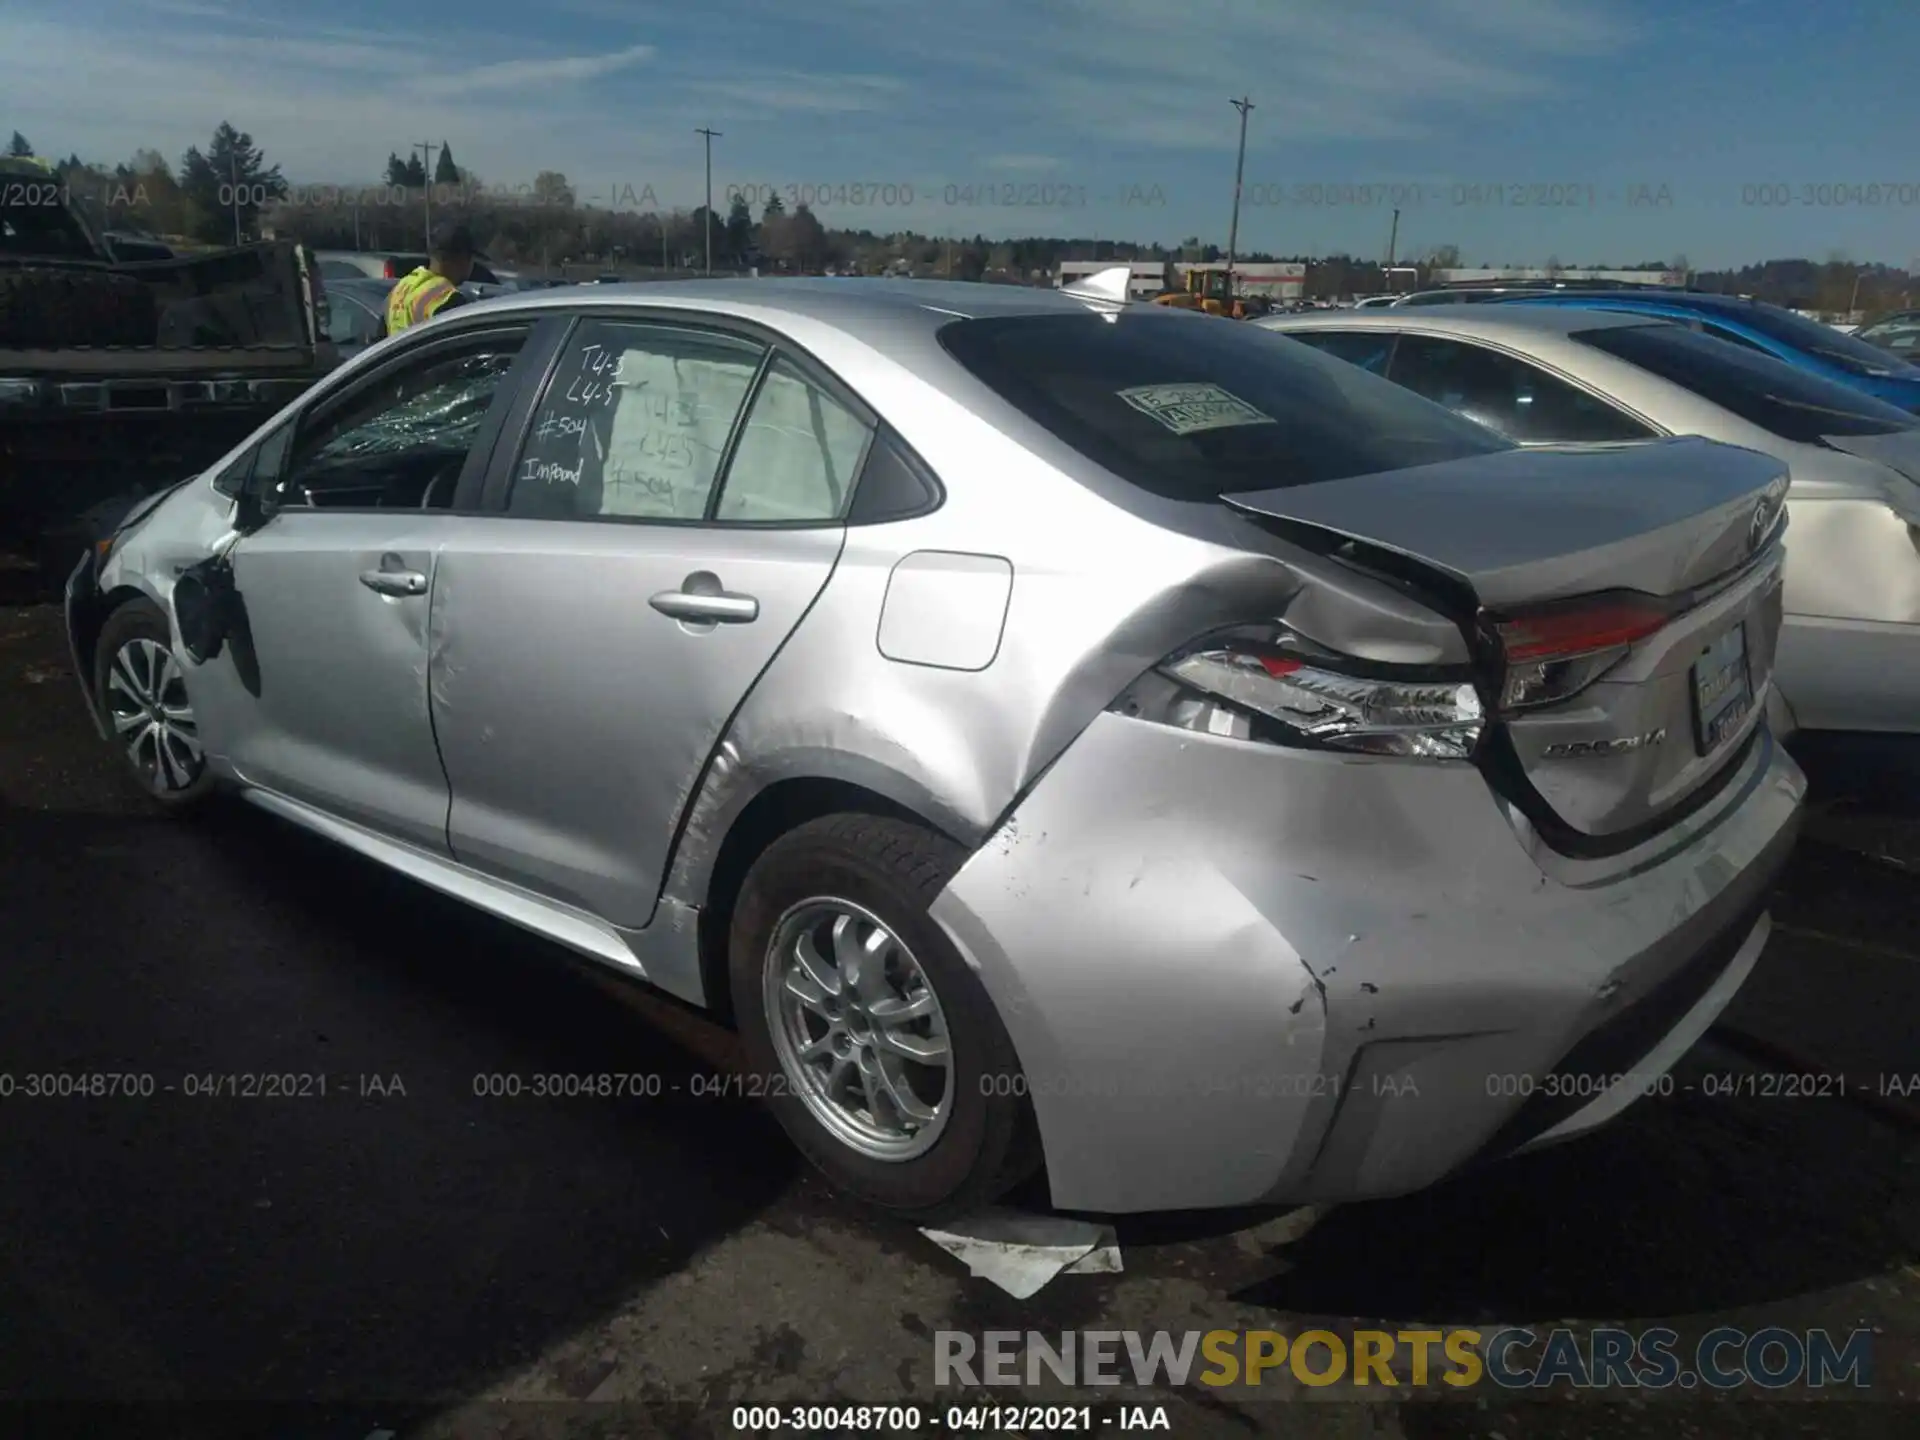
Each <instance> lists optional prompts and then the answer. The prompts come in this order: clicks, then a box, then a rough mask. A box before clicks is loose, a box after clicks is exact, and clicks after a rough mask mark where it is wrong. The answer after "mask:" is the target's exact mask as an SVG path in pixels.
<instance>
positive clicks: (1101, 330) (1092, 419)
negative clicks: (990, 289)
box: [940, 308, 1512, 500]
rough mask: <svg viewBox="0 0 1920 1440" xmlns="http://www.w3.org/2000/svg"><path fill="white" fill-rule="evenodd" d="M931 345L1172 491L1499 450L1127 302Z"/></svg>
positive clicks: (1134, 478) (1263, 347) (1364, 380)
mask: <svg viewBox="0 0 1920 1440" xmlns="http://www.w3.org/2000/svg"><path fill="white" fill-rule="evenodd" d="M940 340H941V343H942V344H943V345H944V346H945V347H946V349H947V351H948V353H949V354H951V355H952V356H953V357H954V358H955V359H956V360H958V361H959V362H960V363H961V364H962V365H964V366H966V367H967V369H968V370H970V371H972V372H973V373H974V374H975V375H976V376H978V377H979V378H980V379H982V380H984V381H985V382H986V383H987V384H988V385H989V386H991V387H992V388H993V389H994V390H995V391H996V392H998V393H999V394H1000V395H1001V396H1002V397H1003V398H1005V399H1006V400H1008V401H1011V402H1012V403H1013V404H1014V405H1015V406H1017V407H1018V408H1019V409H1020V410H1021V411H1022V412H1024V413H1025V414H1026V415H1027V416H1029V417H1030V418H1032V419H1034V420H1037V421H1038V422H1039V423H1040V424H1042V425H1044V426H1045V427H1046V428H1047V429H1048V430H1049V431H1051V432H1052V433H1053V434H1055V435H1057V436H1059V437H1060V438H1061V439H1062V440H1064V441H1065V442H1066V443H1067V444H1069V445H1071V446H1072V447H1073V448H1074V449H1076V450H1078V451H1080V452H1081V453H1082V454H1084V455H1087V456H1088V457H1090V458H1092V459H1094V460H1096V461H1098V462H1099V463H1100V464H1101V465H1103V466H1105V467H1106V468H1107V469H1109V470H1111V471H1113V472H1114V473H1115V474H1116V475H1119V476H1121V477H1122V478H1124V479H1126V480H1129V481H1131V482H1133V483H1134V484H1136V485H1138V486H1140V487H1141V488H1142V489H1145V490H1150V491H1152V492H1153V493H1155V494H1157V495H1163V496H1167V497H1169V498H1173V499H1180V500H1206V499H1212V498H1215V497H1217V496H1219V495H1223V494H1236V493H1241V492H1246V491H1254V490H1271V489H1275V488H1279V487H1284V486H1293V485H1311V484H1315V483H1317V482H1320V481H1325V480H1338V479H1343V478H1345V477H1347V476H1350V475H1366V474H1373V473H1376V472H1379V471H1383V470H1401V469H1406V468H1408V467H1410V466H1415V465H1432V464H1437V463H1439V462H1441V461H1444V460H1456V459H1460V458H1462V457H1464V456H1469V455H1487V454H1492V453H1495V452H1497V451H1501V450H1507V449H1511V448H1512V446H1511V445H1510V444H1509V443H1508V442H1507V441H1505V440H1503V439H1501V438H1500V437H1498V436H1496V435H1494V434H1493V433H1492V432H1491V431H1488V430H1486V429H1484V428H1482V427H1481V426H1479V425H1476V424H1474V423H1473V422H1472V421H1470V420H1464V419H1462V418H1460V417H1459V416H1457V415H1455V414H1453V413H1452V412H1451V411H1449V410H1445V409H1442V408H1441V407H1440V406H1438V405H1434V404H1431V403H1429V402H1428V401H1426V400H1422V399H1420V398H1419V397H1418V396H1416V395H1413V394H1412V393H1411V392H1409V391H1407V390H1404V389H1402V388H1401V387H1400V386H1398V385H1394V384H1392V383H1390V382H1388V381H1386V380H1382V379H1379V378H1378V377H1376V376H1373V375H1369V374H1368V373H1367V372H1366V371H1364V370H1360V369H1358V368H1356V367H1354V366H1352V365H1348V364H1346V363H1345V362H1344V361H1340V360H1335V359H1332V358H1331V357H1328V356H1325V355H1321V354H1319V353H1318V352H1317V351H1314V350H1312V349H1309V348H1308V347H1307V346H1305V345H1301V344H1298V343H1296V342H1294V341H1291V340H1287V339H1285V338H1284V337H1281V336H1278V335H1274V334H1272V333H1271V332H1269V331H1264V330H1260V329H1257V328H1254V327H1250V326H1245V325H1238V324H1235V323H1233V322H1230V321H1224V320H1216V319H1213V318H1211V317H1207V318H1202V317H1199V316H1194V315H1178V314H1169V313H1166V312H1164V311H1158V310H1153V309H1150V308H1140V309H1135V310H1131V311H1123V312H1121V313H1119V314H1117V315H1098V314H1092V313H1089V314H1086V315H1046V316H1019V317H1015V318H1011V319H994V320H963V321H959V322H956V323H955V324H952V325H949V326H947V327H946V328H945V329H943V330H942V331H941V332H940Z"/></svg>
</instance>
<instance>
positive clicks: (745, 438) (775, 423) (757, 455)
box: [714, 356, 871, 524]
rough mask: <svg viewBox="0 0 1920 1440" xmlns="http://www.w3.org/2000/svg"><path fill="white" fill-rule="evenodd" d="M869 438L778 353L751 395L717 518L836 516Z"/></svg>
mask: <svg viewBox="0 0 1920 1440" xmlns="http://www.w3.org/2000/svg"><path fill="white" fill-rule="evenodd" d="M870 434H871V431H870V430H869V428H868V426H867V423H866V422H865V421H864V420H862V419H861V418H860V417H859V416H857V415H855V414H854V413H853V412H852V411H851V410H849V409H847V407H846V406H844V405H842V404H841V403H840V402H839V401H838V400H836V399H834V398H833V396H831V395H829V394H828V393H827V392H826V391H825V390H823V389H821V388H820V387H819V386H818V385H815V384H814V383H813V382H812V381H810V380H808V379H807V377H806V376H805V375H803V374H801V373H800V371H799V369H798V368H797V367H795V366H794V364H793V362H792V361H790V360H788V359H786V358H785V357H784V356H782V357H781V358H779V359H777V360H775V361H774V362H773V364H772V365H770V366H769V367H768V368H767V373H766V378H765V379H763V380H762V381H761V383H760V388H759V390H757V391H756V392H755V393H754V397H753V407H752V408H751V409H750V410H748V411H747V424H746V429H745V430H743V431H742V432H741V435H740V446H739V448H738V449H737V450H735V451H734V455H733V459H732V461H731V462H730V463H729V464H728V466H727V478H726V483H725V485H724V486H723V487H722V489H721V491H720V505H719V508H718V509H717V510H715V512H714V518H715V519H718V520H734V521H761V522H780V521H784V522H786V523H789V524H793V523H797V522H802V521H809V520H811V521H828V520H834V519H837V518H839V516H840V514H841V512H842V510H843V508H844V506H845V504H846V499H847V492H848V491H849V490H851V489H852V487H853V479H854V476H855V475H857V474H858V473H859V471H860V460H861V457H862V456H863V455H865V454H866V450H867V439H868V436H869V435H870Z"/></svg>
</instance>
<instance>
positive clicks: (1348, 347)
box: [1280, 330, 1393, 375]
mask: <svg viewBox="0 0 1920 1440" xmlns="http://www.w3.org/2000/svg"><path fill="white" fill-rule="evenodd" d="M1280 333H1281V334H1282V335H1285V336H1286V337H1287V339H1289V340H1298V341H1299V342H1300V343H1301V344H1302V345H1311V346H1312V347H1313V348H1314V349H1316V350H1318V351H1320V352H1321V353H1322V354H1324V355H1331V356H1333V357H1334V358H1335V359H1337V360H1344V361H1346V362H1347V363H1348V364H1349V365H1358V366H1359V367H1360V368H1361V369H1362V370H1371V371H1372V372H1373V373H1374V374H1376V375H1384V374H1386V373H1387V357H1388V356H1389V355H1391V354H1392V353H1393V336H1392V335H1391V334H1389V333H1383V332H1381V331H1378V330H1376V331H1374V332H1372V333H1371V334H1369V333H1368V332H1367V331H1365V330H1282V331H1281V332H1280Z"/></svg>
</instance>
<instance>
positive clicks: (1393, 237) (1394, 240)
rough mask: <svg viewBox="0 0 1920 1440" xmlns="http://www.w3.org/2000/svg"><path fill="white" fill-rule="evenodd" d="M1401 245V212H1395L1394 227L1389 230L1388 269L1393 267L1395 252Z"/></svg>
mask: <svg viewBox="0 0 1920 1440" xmlns="http://www.w3.org/2000/svg"><path fill="white" fill-rule="evenodd" d="M1399 245H1400V212H1399V211H1398V210H1396V211H1394V212H1393V228H1392V229H1391V230H1389V231H1388V232H1387V269H1389V270H1391V269H1393V257H1394V252H1395V251H1396V250H1397V249H1398V248H1399Z"/></svg>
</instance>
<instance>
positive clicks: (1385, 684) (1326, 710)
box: [1116, 627, 1484, 760]
mask: <svg viewBox="0 0 1920 1440" xmlns="http://www.w3.org/2000/svg"><path fill="white" fill-rule="evenodd" d="M1154 675H1155V677H1157V678H1158V679H1159V681H1160V682H1161V684H1160V687H1159V688H1158V689H1156V687H1155V686H1154V685H1153V684H1151V683H1148V684H1142V685H1136V686H1134V687H1133V689H1131V690H1130V691H1129V692H1128V693H1127V695H1125V696H1123V697H1122V701H1121V704H1120V705H1118V706H1117V707H1116V708H1118V709H1121V710H1122V711H1123V712H1124V713H1127V714H1131V715H1138V716H1140V717H1142V718H1146V719H1154V720H1158V721H1161V722H1162V723H1165V724H1171V725H1178V726H1180V727H1181V728H1183V729H1188V730H1195V731H1199V732H1201V733H1204V734H1210V735H1223V736H1228V737H1231V738H1234V739H1241V740H1264V741H1268V742H1270V743H1274V744H1282V745H1298V746H1304V747H1310V748H1330V749H1335V750H1346V751H1357V752H1359V753H1362V754H1367V755H1398V756H1409V757H1426V758H1429V759H1445V760H1464V759H1466V758H1468V757H1469V756H1471V755H1472V753H1473V750H1474V747H1475V745H1477V744H1478V743H1479V740H1480V732H1481V728H1482V724H1483V720H1484V713H1483V709H1482V706H1481V703H1480V695H1479V692H1478V691H1477V690H1476V689H1475V688H1474V685H1473V681H1472V679H1471V677H1470V676H1468V675H1466V674H1464V673H1456V672H1446V671H1434V670H1414V669H1404V668H1401V667H1397V666H1387V665H1377V664H1370V663H1367V662H1363V661H1358V660H1353V659H1350V658H1349V657H1345V656H1341V655H1336V654H1333V653H1332V652H1330V651H1327V650H1325V649H1323V648H1321V647H1319V646H1317V645H1314V644H1313V643H1312V642H1311V641H1307V640H1305V639H1304V638H1302V637H1300V636H1298V635H1295V634H1294V633H1293V632H1291V631H1288V630H1285V629H1284V628H1280V627H1266V628H1262V629H1258V630H1236V631H1231V632H1225V633H1222V634H1217V635H1212V636H1209V637H1207V638H1206V639H1204V640H1202V641H1201V642H1199V643H1198V644H1196V645H1194V646H1192V647H1191V648H1189V649H1187V650H1183V651H1181V652H1180V653H1178V654H1176V655H1173V656H1170V657H1168V659H1167V660H1165V661H1164V662H1162V663H1161V664H1160V665H1159V666H1158V667H1157V669H1156V671H1155V672H1154ZM1166 682H1172V683H1171V685H1168V684H1167V683H1166Z"/></svg>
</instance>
